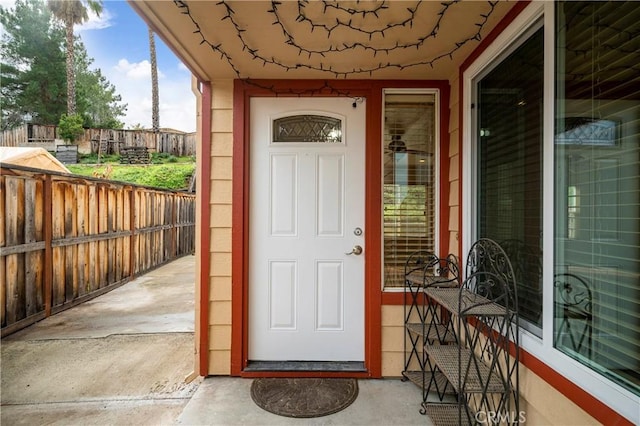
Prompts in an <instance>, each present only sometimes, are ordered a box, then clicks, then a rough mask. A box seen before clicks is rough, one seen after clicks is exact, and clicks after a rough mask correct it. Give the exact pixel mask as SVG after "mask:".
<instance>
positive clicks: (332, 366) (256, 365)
mask: <svg viewBox="0 0 640 426" xmlns="http://www.w3.org/2000/svg"><path fill="white" fill-rule="evenodd" d="M244 371H246V372H256V371H329V372H351V373H362V372H366V371H367V369H366V368H365V367H364V362H361V361H249V362H248V364H247V366H246V367H245V369H244Z"/></svg>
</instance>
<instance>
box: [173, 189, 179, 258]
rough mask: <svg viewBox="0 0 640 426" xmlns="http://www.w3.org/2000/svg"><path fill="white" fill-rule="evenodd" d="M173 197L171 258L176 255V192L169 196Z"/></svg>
mask: <svg viewBox="0 0 640 426" xmlns="http://www.w3.org/2000/svg"><path fill="white" fill-rule="evenodd" d="M171 198H172V199H173V208H172V209H171V215H172V216H173V217H172V218H171V223H173V230H172V232H171V239H172V240H173V241H172V242H171V243H172V244H171V246H172V247H171V257H172V258H173V259H175V258H176V256H177V255H178V213H177V210H178V194H175V193H174V194H173V196H172V197H171Z"/></svg>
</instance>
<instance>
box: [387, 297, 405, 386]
mask: <svg viewBox="0 0 640 426" xmlns="http://www.w3.org/2000/svg"><path fill="white" fill-rule="evenodd" d="M403 317H404V307H402V306H398V305H385V306H382V376H384V377H400V376H401V374H402V369H403V367H404V343H403V338H404V319H403Z"/></svg>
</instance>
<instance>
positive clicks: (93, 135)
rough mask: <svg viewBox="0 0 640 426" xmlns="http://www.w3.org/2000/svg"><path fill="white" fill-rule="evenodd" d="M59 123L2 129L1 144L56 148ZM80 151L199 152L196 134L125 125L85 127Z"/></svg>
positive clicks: (77, 141) (79, 142) (173, 153)
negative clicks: (197, 150)
mask: <svg viewBox="0 0 640 426" xmlns="http://www.w3.org/2000/svg"><path fill="white" fill-rule="evenodd" d="M56 138H57V126H53V125H38V124H24V125H22V126H19V127H16V128H14V129H11V130H5V131H3V132H0V146H8V147H18V146H22V147H28V146H31V147H43V148H45V149H47V150H48V151H55V150H56V147H55V140H56ZM75 143H76V144H77V145H78V146H79V147H80V152H84V153H87V152H92V153H94V154H97V153H100V154H118V153H120V150H121V149H123V148H146V149H147V150H148V151H149V152H165V153H168V154H172V155H176V156H181V157H184V156H189V155H195V154H196V134H195V133H183V132H179V131H171V130H161V131H160V132H158V133H154V132H153V131H151V130H123V129H84V133H83V134H82V135H81V136H80V137H79V138H78V139H77V140H76V141H75Z"/></svg>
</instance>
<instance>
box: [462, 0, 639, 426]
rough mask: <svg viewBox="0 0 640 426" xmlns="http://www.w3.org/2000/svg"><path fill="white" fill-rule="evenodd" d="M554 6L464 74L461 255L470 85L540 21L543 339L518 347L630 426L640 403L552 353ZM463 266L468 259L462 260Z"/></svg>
mask: <svg viewBox="0 0 640 426" xmlns="http://www.w3.org/2000/svg"><path fill="white" fill-rule="evenodd" d="M554 3H555V2H532V3H530V4H529V5H528V6H527V7H526V8H525V9H524V10H523V11H522V12H521V13H520V14H519V15H518V16H517V17H516V18H515V19H514V20H513V22H511V24H510V25H508V26H507V28H506V29H505V30H504V31H503V32H502V33H500V35H499V36H498V37H497V38H496V39H495V40H494V42H493V43H491V45H490V46H489V47H488V48H487V49H486V50H485V51H483V52H482V54H480V56H479V57H478V58H477V59H476V60H475V61H474V62H473V63H472V64H471V65H470V66H469V67H468V68H467V69H466V70H465V71H464V74H463V76H462V79H463V81H462V84H463V98H462V105H463V111H464V113H463V116H462V117H461V118H462V125H463V131H462V148H463V152H462V170H464V172H463V176H462V197H463V204H462V205H463V206H465V207H464V210H466V211H467V212H468V213H467V214H465V213H464V211H463V212H461V214H462V218H463V219H462V227H463V230H464V231H465V232H463V238H462V253H466V252H467V251H468V250H469V248H470V247H471V244H472V243H473V240H474V239H475V238H474V235H475V223H474V218H475V217H476V216H477V214H476V213H477V212H476V207H475V201H476V200H475V197H474V180H475V176H476V164H475V152H474V151H475V150H474V149H473V146H472V143H473V142H474V135H473V129H474V120H475V110H474V109H472V104H473V99H472V95H473V93H474V88H473V83H474V80H475V79H477V78H478V77H479V76H480V75H481V74H482V73H483V72H486V69H487V67H491V66H492V65H493V64H495V61H496V60H497V59H498V57H499V56H500V54H501V53H502V52H503V51H504V50H505V49H508V48H509V46H510V45H511V43H512V42H513V41H514V40H517V39H518V37H519V36H520V35H522V34H523V33H525V32H526V31H527V30H528V29H529V28H530V27H531V26H532V25H534V24H535V22H536V21H538V20H539V19H541V18H543V20H544V30H543V31H544V39H545V41H544V100H543V105H544V108H543V110H544V112H543V123H544V128H543V184H542V186H543V189H542V190H543V207H542V210H543V219H542V229H543V230H544V231H545V232H544V233H543V237H542V249H543V256H542V264H543V270H542V282H543V295H542V306H543V311H542V338H539V337H537V336H536V335H534V334H533V333H531V332H529V331H527V330H524V329H522V328H521V329H520V345H521V347H522V349H524V350H525V351H526V352H528V353H529V354H531V355H533V356H534V357H536V358H537V359H538V360H540V361H542V362H543V363H544V364H546V365H547V366H549V367H550V368H552V369H553V370H555V371H556V372H557V374H561V375H562V376H563V377H565V378H567V379H568V380H570V381H571V382H573V383H575V384H576V385H577V386H579V387H580V388H582V389H584V390H585V391H586V392H588V393H590V394H591V395H593V396H594V397H595V398H596V399H598V400H600V401H601V402H602V403H604V404H605V405H607V406H609V407H610V408H611V409H613V410H614V411H616V412H618V413H619V414H620V415H622V416H623V417H625V418H627V419H628V420H629V421H631V422H636V421H638V404H639V402H640V398H638V396H637V395H635V394H633V393H632V392H631V391H629V390H627V389H625V388H623V387H622V386H620V385H618V384H617V383H615V382H613V381H611V380H609V379H607V378H605V377H604V376H603V375H601V374H598V373H597V372H596V371H595V370H593V369H591V368H589V367H587V366H586V365H584V364H582V363H580V362H578V361H577V360H575V359H573V358H571V357H569V356H567V355H566V354H564V353H563V352H561V351H559V350H557V349H555V348H554V347H553V341H554V339H553V264H554V256H553V254H554V241H553V234H554V233H553V229H554V196H553V194H554V174H555V168H554V130H553V126H554V120H555V118H554V117H555V99H554V97H555V93H554V89H555V88H554V82H555V60H554V52H555V40H554V39H555V4H554ZM462 261H463V263H462V264H464V262H465V261H466V259H462Z"/></svg>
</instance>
